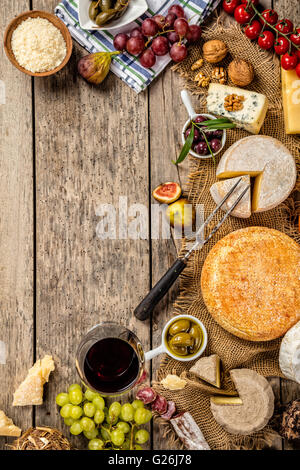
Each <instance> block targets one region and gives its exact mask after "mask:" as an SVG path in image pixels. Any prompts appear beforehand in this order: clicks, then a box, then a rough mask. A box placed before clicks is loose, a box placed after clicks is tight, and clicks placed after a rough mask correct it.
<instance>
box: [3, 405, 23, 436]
mask: <svg viewBox="0 0 300 470" xmlns="http://www.w3.org/2000/svg"><path fill="white" fill-rule="evenodd" d="M0 436H14V437H19V436H21V429H20V428H18V426H15V425H14V423H13V420H12V419H10V418H8V417H7V416H6V414H5V413H4V411H2V410H0Z"/></svg>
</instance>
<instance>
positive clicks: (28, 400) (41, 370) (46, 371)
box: [13, 355, 55, 406]
mask: <svg viewBox="0 0 300 470" xmlns="http://www.w3.org/2000/svg"><path fill="white" fill-rule="evenodd" d="M54 369H55V366H54V361H53V359H52V356H48V355H46V356H45V357H44V358H43V359H42V360H40V359H39V360H38V361H37V362H36V363H35V364H34V365H33V367H31V369H29V371H28V374H27V377H26V378H25V380H24V381H23V382H22V383H21V384H20V385H19V387H18V388H17V390H16V391H15V393H14V401H13V406H28V405H42V403H43V388H44V384H45V383H46V382H48V380H49V376H50V373H51V372H52V371H53V370H54Z"/></svg>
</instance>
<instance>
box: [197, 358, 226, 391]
mask: <svg viewBox="0 0 300 470" xmlns="http://www.w3.org/2000/svg"><path fill="white" fill-rule="evenodd" d="M220 365H221V364H220V358H219V356H217V354H212V355H211V356H208V357H201V358H200V359H199V360H198V361H197V362H196V364H194V365H193V367H191V368H190V372H192V373H193V374H195V375H196V376H197V377H199V378H200V379H202V380H204V381H205V382H208V383H210V384H211V385H214V386H215V387H218V388H220V387H221V371H220V368H221V367H220Z"/></svg>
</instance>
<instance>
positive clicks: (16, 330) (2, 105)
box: [0, 0, 33, 448]
mask: <svg viewBox="0 0 300 470" xmlns="http://www.w3.org/2000/svg"><path fill="white" fill-rule="evenodd" d="M28 9H29V1H25V0H20V1H19V2H18V5H16V2H6V5H5V8H2V13H1V18H0V30H1V31H2V32H3V31H4V29H5V28H6V26H7V24H8V23H9V22H10V21H11V19H12V18H13V17H14V16H16V15H17V14H18V13H19V12H20V11H22V10H28ZM0 60H1V70H0V92H1V96H0V134H1V141H0V169H1V170H0V260H1V261H0V291H1V297H0V312H1V315H0V341H3V342H5V344H6V347H7V361H6V364H1V360H0V383H1V384H2V387H1V399H0V409H1V410H4V412H5V413H7V415H8V416H10V417H12V418H13V420H14V421H15V423H16V424H17V425H19V426H20V427H22V428H23V429H27V428H28V427H29V426H31V424H32V409H31V407H25V408H13V407H12V400H13V392H14V391H15V389H16V387H17V386H18V385H19V383H20V381H21V380H23V378H24V376H25V375H26V372H27V369H28V368H29V367H31V366H32V360H33V174H32V114H31V79H30V77H28V76H26V75H25V74H22V73H21V72H18V71H17V70H16V69H15V68H14V67H13V65H12V64H11V63H10V62H9V61H8V59H7V58H6V56H5V53H4V50H3V47H1V51H0ZM5 442H7V440H6V439H5V438H0V448H2V447H4V445H5ZM9 442H11V439H10V441H9Z"/></svg>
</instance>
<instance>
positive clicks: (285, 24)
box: [275, 19, 294, 34]
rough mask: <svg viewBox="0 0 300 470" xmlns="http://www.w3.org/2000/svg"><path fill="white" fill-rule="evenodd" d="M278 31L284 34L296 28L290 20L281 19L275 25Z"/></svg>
mask: <svg viewBox="0 0 300 470" xmlns="http://www.w3.org/2000/svg"><path fill="white" fill-rule="evenodd" d="M275 28H276V29H277V31H279V32H280V33H282V34H288V33H291V32H292V31H293V29H294V25H293V23H292V22H291V21H290V20H287V19H284V20H281V21H279V23H277V25H276V26H275Z"/></svg>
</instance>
